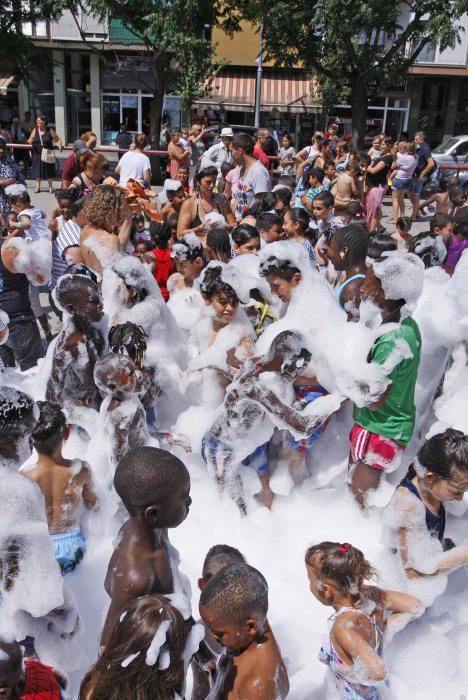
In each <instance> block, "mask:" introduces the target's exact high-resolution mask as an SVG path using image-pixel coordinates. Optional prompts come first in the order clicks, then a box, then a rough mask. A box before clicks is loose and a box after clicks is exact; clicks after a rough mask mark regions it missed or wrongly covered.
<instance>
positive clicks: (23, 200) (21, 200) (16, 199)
mask: <svg viewBox="0 0 468 700" xmlns="http://www.w3.org/2000/svg"><path fill="white" fill-rule="evenodd" d="M8 201H9V202H10V204H24V205H26V206H29V205H30V204H31V197H30V196H29V192H28V190H23V191H22V192H18V193H17V194H10V195H8Z"/></svg>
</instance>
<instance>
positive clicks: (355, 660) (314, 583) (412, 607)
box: [305, 542, 424, 700]
mask: <svg viewBox="0 0 468 700" xmlns="http://www.w3.org/2000/svg"><path fill="white" fill-rule="evenodd" d="M305 564H306V568H307V575H308V578H309V582H310V590H311V592H312V593H313V595H314V596H315V598H317V600H319V601H320V602H321V603H323V605H328V606H330V607H333V608H334V610H335V612H334V613H333V615H331V617H330V618H329V621H328V622H329V624H328V634H327V637H326V641H325V643H324V644H323V646H322V648H321V649H320V653H319V659H320V661H322V662H323V663H324V664H326V665H327V666H329V668H330V672H331V674H332V675H333V677H334V681H335V687H336V697H338V698H340V699H341V700H381V699H382V697H384V696H383V695H382V692H383V693H385V680H386V677H387V671H386V668H385V664H384V662H383V660H382V658H381V655H382V641H383V635H384V629H385V628H387V630H388V631H390V630H392V633H395V632H397V631H399V630H401V629H403V627H405V626H406V624H407V623H408V622H410V621H412V620H414V619H416V618H417V617H419V616H420V615H421V614H422V613H423V611H424V607H423V606H422V605H421V603H420V601H419V600H418V599H417V598H413V597H412V596H409V595H407V594H405V593H397V592H395V591H387V590H384V589H382V588H377V587H376V586H368V585H365V584H364V582H365V581H366V580H368V579H370V578H372V577H373V576H374V575H375V572H374V570H373V568H372V566H371V565H370V564H369V562H368V561H367V560H366V559H365V557H364V555H363V553H362V552H361V551H360V550H359V549H357V548H356V547H353V546H352V545H350V544H340V543H338V542H321V543H320V544H317V545H314V546H312V547H309V549H308V550H307V552H306V556H305ZM387 635H388V632H387V633H386V637H387ZM327 697H330V696H329V695H328V694H327Z"/></svg>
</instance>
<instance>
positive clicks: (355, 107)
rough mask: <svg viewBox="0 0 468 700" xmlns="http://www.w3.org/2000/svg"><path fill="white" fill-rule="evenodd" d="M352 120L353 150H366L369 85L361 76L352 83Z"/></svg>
mask: <svg viewBox="0 0 468 700" xmlns="http://www.w3.org/2000/svg"><path fill="white" fill-rule="evenodd" d="M351 118H352V145H353V148H355V149H358V150H362V149H363V148H364V136H365V133H366V120H367V84H366V82H365V80H363V79H362V78H361V77H360V76H356V77H355V78H353V80H352V82H351Z"/></svg>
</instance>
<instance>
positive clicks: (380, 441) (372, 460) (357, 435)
mask: <svg viewBox="0 0 468 700" xmlns="http://www.w3.org/2000/svg"><path fill="white" fill-rule="evenodd" d="M349 441H350V443H351V458H352V460H353V462H364V464H367V466H368V467H371V468H372V469H378V470H379V471H381V472H383V471H385V469H388V467H389V466H390V465H391V469H390V471H393V470H394V469H396V468H397V466H398V465H399V463H400V460H401V455H402V454H403V451H404V449H405V447H406V446H405V445H399V444H398V443H397V442H395V440H392V439H391V438H387V437H383V436H382V435H376V434H375V433H370V432H369V431H368V430H365V429H364V428H361V426H360V425H358V424H357V423H355V424H354V425H353V427H352V429H351V432H350V434H349Z"/></svg>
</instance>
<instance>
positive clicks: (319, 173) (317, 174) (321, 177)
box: [307, 168, 325, 184]
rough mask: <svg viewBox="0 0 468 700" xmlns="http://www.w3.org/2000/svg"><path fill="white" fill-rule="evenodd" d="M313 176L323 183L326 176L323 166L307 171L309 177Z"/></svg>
mask: <svg viewBox="0 0 468 700" xmlns="http://www.w3.org/2000/svg"><path fill="white" fill-rule="evenodd" d="M311 176H312V177H315V179H316V180H318V181H319V182H320V184H322V182H323V180H324V177H325V173H324V172H323V168H312V169H311V170H309V172H308V173H307V178H309V177H311Z"/></svg>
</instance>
